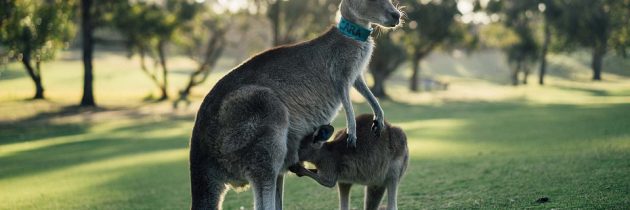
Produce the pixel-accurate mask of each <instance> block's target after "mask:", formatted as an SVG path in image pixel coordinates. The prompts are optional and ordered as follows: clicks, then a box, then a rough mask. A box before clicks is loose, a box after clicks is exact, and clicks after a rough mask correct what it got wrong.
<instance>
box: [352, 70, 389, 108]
mask: <svg viewBox="0 0 630 210" xmlns="http://www.w3.org/2000/svg"><path fill="white" fill-rule="evenodd" d="M354 89H356V90H357V91H359V93H360V94H361V95H362V96H363V97H364V98H365V99H366V100H367V102H368V103H369V104H370V107H371V108H372V111H373V112H374V115H375V116H376V117H377V118H382V117H383V115H384V113H383V108H381V105H380V104H379V103H378V100H377V99H376V97H375V96H374V94H372V91H370V88H368V86H367V84H366V83H365V80H364V79H363V76H359V77H358V78H357V79H356V80H355V81H354Z"/></svg>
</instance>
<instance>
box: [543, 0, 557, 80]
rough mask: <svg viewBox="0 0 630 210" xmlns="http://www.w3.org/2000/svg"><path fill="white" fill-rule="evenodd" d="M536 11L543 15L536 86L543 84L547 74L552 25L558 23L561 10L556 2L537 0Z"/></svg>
mask: <svg viewBox="0 0 630 210" xmlns="http://www.w3.org/2000/svg"><path fill="white" fill-rule="evenodd" d="M538 10H539V11H540V12H541V13H543V44H542V46H541V53H540V68H539V71H538V84H540V85H544V84H545V74H546V73H547V53H548V52H549V45H550V43H551V29H552V25H553V24H554V23H555V22H556V21H558V18H559V17H560V14H561V9H560V8H559V7H558V3H557V0H539V3H538Z"/></svg>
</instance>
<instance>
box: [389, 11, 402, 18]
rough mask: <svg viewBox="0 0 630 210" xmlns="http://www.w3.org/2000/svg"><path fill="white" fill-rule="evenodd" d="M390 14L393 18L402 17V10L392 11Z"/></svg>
mask: <svg viewBox="0 0 630 210" xmlns="http://www.w3.org/2000/svg"><path fill="white" fill-rule="evenodd" d="M390 15H391V16H392V19H394V20H398V19H400V12H398V11H395V12H392V13H390Z"/></svg>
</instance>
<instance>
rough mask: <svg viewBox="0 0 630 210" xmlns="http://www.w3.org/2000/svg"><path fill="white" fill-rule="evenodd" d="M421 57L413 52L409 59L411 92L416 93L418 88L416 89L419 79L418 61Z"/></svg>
mask: <svg viewBox="0 0 630 210" xmlns="http://www.w3.org/2000/svg"><path fill="white" fill-rule="evenodd" d="M421 58H422V56H421V55H420V53H419V52H417V51H416V52H414V55H413V57H412V58H411V64H412V69H411V70H412V71H413V72H412V73H411V83H410V85H409V89H410V90H411V91H413V92H418V90H419V88H418V86H419V85H418V80H419V79H420V78H419V77H420V60H421Z"/></svg>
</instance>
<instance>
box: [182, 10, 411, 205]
mask: <svg viewBox="0 0 630 210" xmlns="http://www.w3.org/2000/svg"><path fill="white" fill-rule="evenodd" d="M339 11H340V14H341V19H340V21H339V25H338V26H337V27H332V28H330V29H329V30H328V31H326V32H325V33H324V34H323V35H321V36H320V37H317V38H315V39H313V40H310V41H307V42H303V43H299V44H296V45H291V46H282V47H278V48H274V49H271V50H268V51H266V52H263V53H261V54H258V55H256V56H254V57H252V58H250V59H249V60H248V61H246V62H244V63H243V64H241V65H239V66H238V67H236V68H235V69H233V70H232V71H231V72H230V73H228V74H227V75H226V76H225V77H223V78H222V79H221V80H219V82H218V83H217V84H216V85H215V86H214V88H212V90H211V91H210V93H208V95H207V96H206V97H205V99H204V101H203V103H202V104H201V107H200V108H199V112H198V113H197V118H196V121H195V126H194V129H193V133H192V138H191V141H190V176H191V190H192V206H191V208H192V209H221V205H222V201H223V197H224V195H225V192H226V189H227V188H226V185H231V186H244V185H246V184H248V183H251V186H252V189H253V192H254V206H255V209H258V210H261V209H264V210H272V209H282V188H283V174H284V172H286V169H287V168H288V167H289V166H291V165H293V164H295V163H297V162H298V160H299V159H298V154H297V150H298V148H299V145H300V141H301V140H302V138H304V136H307V135H309V134H311V133H312V131H313V130H314V129H315V128H317V127H319V126H320V125H323V124H328V123H330V122H331V121H332V120H333V118H334V117H335V115H336V114H337V112H338V111H339V109H340V107H341V105H343V107H344V110H345V114H346V121H347V127H348V133H347V134H348V138H347V140H346V141H347V143H348V145H349V146H354V145H355V143H356V132H355V130H356V125H355V122H354V112H353V109H352V104H351V101H350V96H349V93H350V88H351V87H352V86H354V87H355V88H356V89H357V90H358V92H359V93H361V95H363V96H364V97H365V98H366V99H367V101H368V102H369V104H370V105H371V107H372V109H373V111H374V115H375V118H374V125H373V126H372V127H373V130H374V131H373V132H374V133H375V134H376V135H379V134H380V130H381V129H382V128H383V126H384V122H383V121H384V117H383V110H382V109H381V108H380V105H379V104H378V101H377V100H376V98H375V97H374V96H373V95H372V93H371V92H370V90H369V89H368V87H367V85H366V84H365V81H364V79H363V78H362V76H361V75H362V73H363V71H364V69H365V67H366V65H367V64H368V62H369V60H370V56H371V54H372V48H373V45H374V42H373V40H372V39H371V38H370V33H371V31H372V29H371V27H370V26H371V25H372V24H376V25H380V26H384V27H394V26H396V25H398V23H399V22H400V21H399V19H400V12H399V11H398V10H397V9H396V7H394V5H393V4H392V3H391V0H342V1H341V4H340V6H339Z"/></svg>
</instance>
